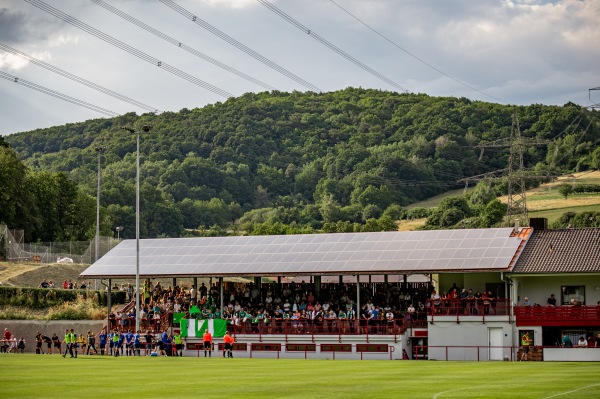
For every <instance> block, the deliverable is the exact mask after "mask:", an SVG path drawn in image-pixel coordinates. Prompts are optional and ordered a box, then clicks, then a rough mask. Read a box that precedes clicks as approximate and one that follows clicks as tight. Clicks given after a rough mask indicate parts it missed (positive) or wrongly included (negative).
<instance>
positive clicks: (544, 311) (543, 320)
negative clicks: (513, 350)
mask: <svg viewBox="0 0 600 399" xmlns="http://www.w3.org/2000/svg"><path fill="white" fill-rule="evenodd" d="M514 313H515V319H516V323H517V326H544V327H546V326H548V327H551V326H555V327H584V326H587V327H597V326H600V306H556V307H552V306H515V308H514Z"/></svg>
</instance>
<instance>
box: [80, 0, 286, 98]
mask: <svg viewBox="0 0 600 399" xmlns="http://www.w3.org/2000/svg"><path fill="white" fill-rule="evenodd" d="M91 1H92V2H93V3H96V4H97V5H99V6H100V7H102V8H104V9H106V10H108V11H110V12H112V13H113V14H115V15H117V16H119V17H121V18H123V19H124V20H126V21H129V22H131V23H132V24H134V25H137V26H138V27H140V28H142V29H144V30H145V31H147V32H150V33H152V34H153V35H155V36H157V37H160V38H161V39H163V40H165V41H167V42H169V43H171V44H173V45H175V46H177V47H179V48H180V49H182V50H185V51H187V52H188V53H190V54H193V55H195V56H196V57H198V58H201V59H203V60H205V61H207V62H210V63H211V64H213V65H216V66H217V67H219V68H221V69H224V70H226V71H227V72H230V73H232V74H234V75H237V76H239V77H240V78H242V79H246V80H247V81H249V82H252V83H254V84H257V85H259V86H261V87H263V88H265V89H267V90H277V89H276V88H275V87H273V86H271V85H269V84H267V83H264V82H262V81H260V80H258V79H256V78H253V77H252V76H250V75H247V74H245V73H243V72H241V71H238V70H237V69H235V68H233V67H231V66H229V65H227V64H224V63H222V62H220V61H218V60H216V59H214V58H212V57H210V56H208V55H206V54H204V53H202V52H200V51H198V50H196V49H194V48H192V47H189V46H187V45H185V44H183V43H182V42H180V41H179V40H177V39H175V38H173V37H171V36H169V35H166V34H165V33H163V32H161V31H159V30H156V29H154V28H153V27H151V26H149V25H146V24H145V23H143V22H142V21H140V20H139V19H136V18H134V17H132V16H131V15H129V14H127V13H125V12H123V11H121V10H119V9H118V8H116V7H113V6H111V5H110V4H108V3H106V2H104V1H102V0H91Z"/></svg>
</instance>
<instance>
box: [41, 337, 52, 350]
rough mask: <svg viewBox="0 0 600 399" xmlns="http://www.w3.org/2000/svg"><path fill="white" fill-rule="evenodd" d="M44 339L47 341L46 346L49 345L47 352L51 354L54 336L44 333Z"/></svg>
mask: <svg viewBox="0 0 600 399" xmlns="http://www.w3.org/2000/svg"><path fill="white" fill-rule="evenodd" d="M42 341H43V342H45V343H46V346H47V350H46V353H47V354H49V355H51V354H52V338H50V337H48V336H46V335H42Z"/></svg>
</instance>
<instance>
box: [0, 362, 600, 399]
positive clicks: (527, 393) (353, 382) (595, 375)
mask: <svg viewBox="0 0 600 399" xmlns="http://www.w3.org/2000/svg"><path fill="white" fill-rule="evenodd" d="M213 355H216V356H215V357H213V358H204V357H201V358H196V357H184V358H176V357H175V358H172V357H169V358H164V357H163V358H160V357H159V358H157V357H152V358H151V357H118V358H113V357H100V356H87V357H86V356H80V357H79V358H77V359H69V358H66V359H65V358H62V357H61V356H57V355H54V356H49V355H28V354H25V355H18V354H7V355H5V354H2V355H1V356H0V398H322V399H329V398H410V399H416V398H435V399H449V398H462V399H464V398H488V399H489V398H519V399H523V398H565V399H573V398H593V399H596V398H599V397H600V364H598V363H540V362H524V363H519V362H514V363H509V362H482V363H475V362H435V361H385V360H383V361H382V360H363V361H348V360H335V361H334V360H288V359H280V360H278V359H224V358H223V357H221V356H219V354H218V353H214V354H213Z"/></svg>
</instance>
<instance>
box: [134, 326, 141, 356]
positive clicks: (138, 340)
mask: <svg viewBox="0 0 600 399" xmlns="http://www.w3.org/2000/svg"><path fill="white" fill-rule="evenodd" d="M140 332H141V331H140V330H137V332H136V333H135V334H133V348H134V352H133V356H135V354H136V353H137V355H138V356H140V351H141V347H142V342H141V339H142V336H141V334H140Z"/></svg>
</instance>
